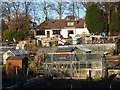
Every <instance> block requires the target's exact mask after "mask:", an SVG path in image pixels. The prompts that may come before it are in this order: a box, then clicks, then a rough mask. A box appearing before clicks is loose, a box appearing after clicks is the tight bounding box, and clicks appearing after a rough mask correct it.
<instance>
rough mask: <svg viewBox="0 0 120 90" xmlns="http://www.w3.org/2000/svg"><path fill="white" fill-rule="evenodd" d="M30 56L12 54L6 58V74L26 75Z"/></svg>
mask: <svg viewBox="0 0 120 90" xmlns="http://www.w3.org/2000/svg"><path fill="white" fill-rule="evenodd" d="M27 67H28V58H27V57H26V56H25V55H19V56H11V57H9V58H7V59H6V75H7V76H8V75H9V76H10V77H14V76H15V75H16V76H20V75H26V73H27Z"/></svg>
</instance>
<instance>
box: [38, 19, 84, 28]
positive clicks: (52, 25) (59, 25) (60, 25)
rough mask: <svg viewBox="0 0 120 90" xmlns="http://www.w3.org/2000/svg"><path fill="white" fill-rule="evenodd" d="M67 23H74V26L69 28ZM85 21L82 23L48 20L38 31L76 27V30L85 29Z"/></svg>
mask: <svg viewBox="0 0 120 90" xmlns="http://www.w3.org/2000/svg"><path fill="white" fill-rule="evenodd" d="M67 22H74V25H73V26H68V25H67ZM84 23H85V21H84V20H80V21H68V20H65V19H57V20H47V21H44V22H43V23H41V24H40V25H39V26H38V27H37V29H62V28H67V27H76V28H83V27H84Z"/></svg>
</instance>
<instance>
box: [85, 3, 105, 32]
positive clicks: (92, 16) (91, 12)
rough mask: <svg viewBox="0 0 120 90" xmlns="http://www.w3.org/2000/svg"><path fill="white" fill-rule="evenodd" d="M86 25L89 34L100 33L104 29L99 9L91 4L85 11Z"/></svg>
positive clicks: (103, 21)
mask: <svg viewBox="0 0 120 90" xmlns="http://www.w3.org/2000/svg"><path fill="white" fill-rule="evenodd" d="M85 20H86V24H87V28H88V30H89V31H90V32H93V33H101V32H102V31H104V29H105V20H104V16H103V13H102V10H101V9H100V7H99V6H98V5H97V4H95V3H93V4H89V5H88V7H87V11H86V17H85Z"/></svg>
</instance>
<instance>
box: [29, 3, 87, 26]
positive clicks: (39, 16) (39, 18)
mask: <svg viewBox="0 0 120 90" xmlns="http://www.w3.org/2000/svg"><path fill="white" fill-rule="evenodd" d="M40 3H41V2H35V3H34V4H35V5H36V7H33V8H35V17H36V18H37V20H36V22H37V23H38V24H39V23H41V22H43V21H44V20H45V16H44V15H43V11H42V10H40ZM81 7H82V8H80V9H79V18H84V17H85V14H86V13H85V8H84V7H83V6H82V5H81ZM68 12H69V11H67V10H66V11H65V13H64V14H63V15H62V19H64V18H65V17H66V16H67V14H66V13H68ZM76 13H77V14H78V11H76ZM48 14H49V16H50V17H49V18H52V19H58V14H57V12H56V11H49V12H48ZM30 15H31V16H34V11H31V12H30Z"/></svg>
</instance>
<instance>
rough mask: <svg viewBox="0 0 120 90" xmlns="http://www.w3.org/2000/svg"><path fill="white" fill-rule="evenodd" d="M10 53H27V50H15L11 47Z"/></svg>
mask: <svg viewBox="0 0 120 90" xmlns="http://www.w3.org/2000/svg"><path fill="white" fill-rule="evenodd" d="M10 51H11V52H12V53H14V54H15V55H24V54H28V52H27V51H26V50H15V49H11V50H10Z"/></svg>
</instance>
